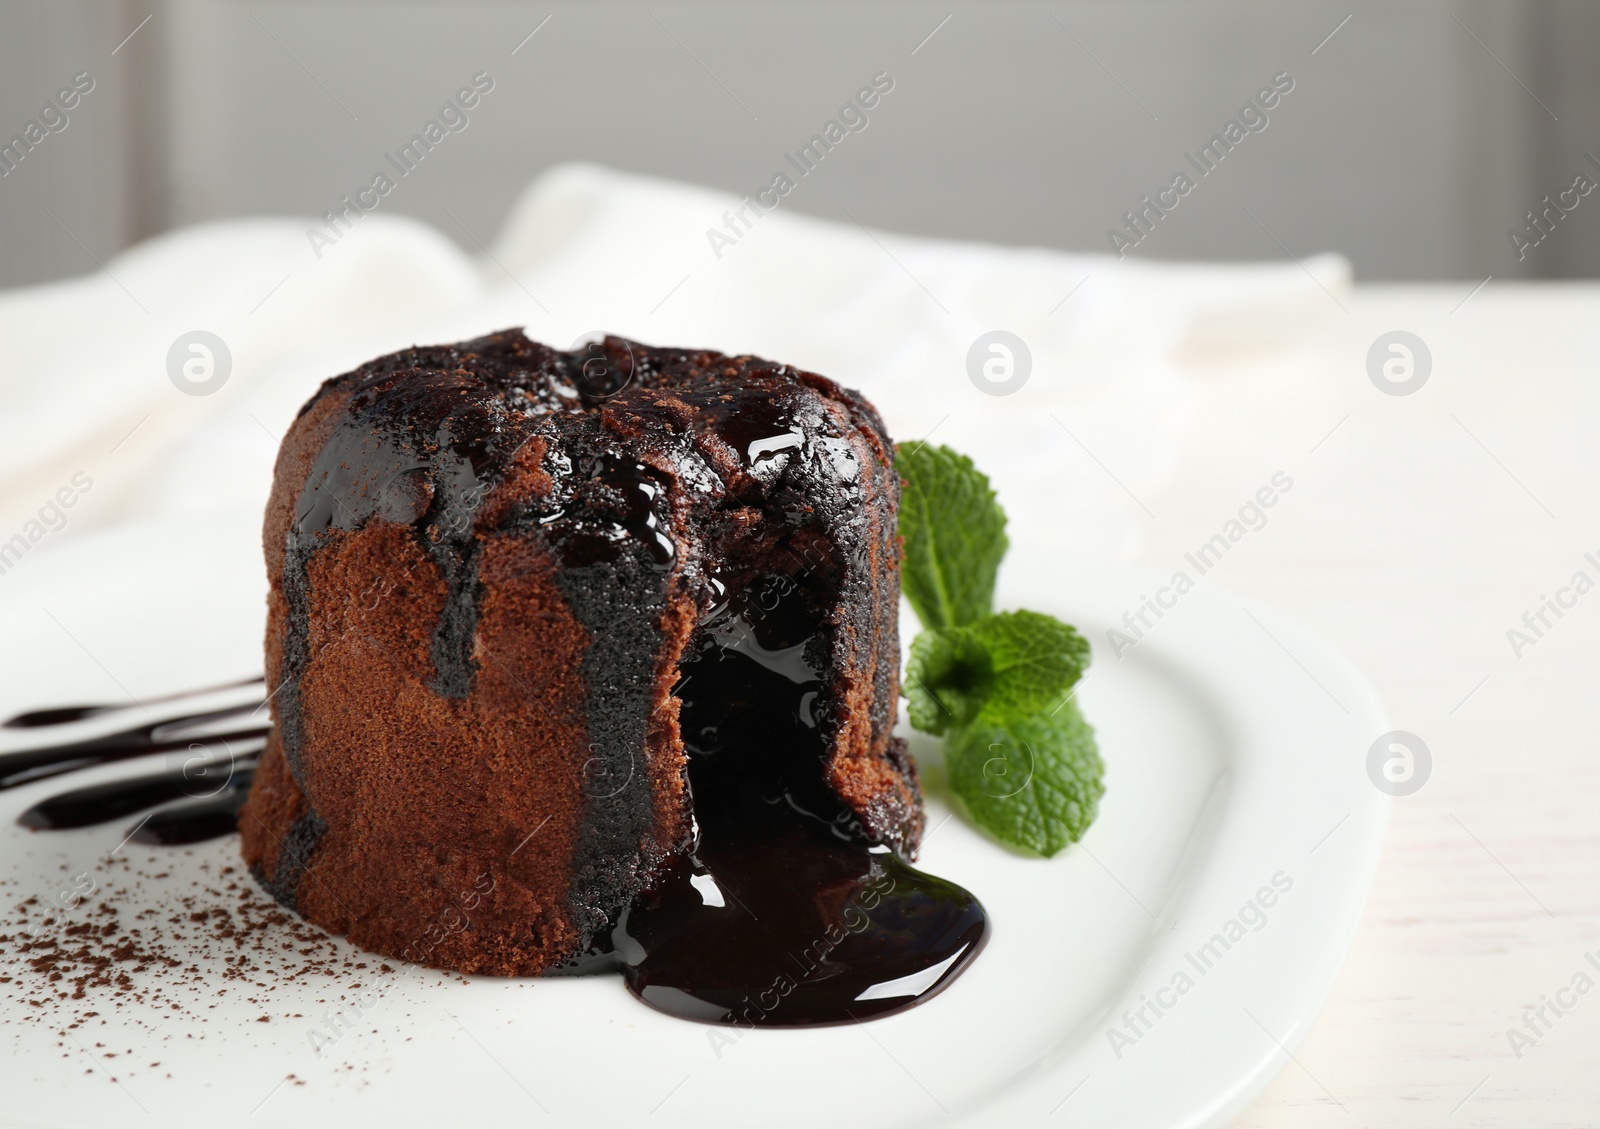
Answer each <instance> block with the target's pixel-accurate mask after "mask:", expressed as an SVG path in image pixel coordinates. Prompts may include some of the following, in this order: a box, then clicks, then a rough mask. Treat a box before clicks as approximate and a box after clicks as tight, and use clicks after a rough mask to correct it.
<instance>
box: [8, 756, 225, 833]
mask: <svg viewBox="0 0 1600 1129" xmlns="http://www.w3.org/2000/svg"><path fill="white" fill-rule="evenodd" d="M254 778H255V760H254V758H251V759H249V760H244V759H241V760H238V761H232V762H225V761H217V762H212V763H209V764H207V765H205V766H204V769H203V770H202V771H200V772H190V773H187V774H185V773H184V772H183V771H182V769H181V768H175V770H174V771H170V772H163V773H157V774H151V775H147V776H134V777H130V778H129V779H127V780H113V781H110V782H109V783H106V784H91V785H89V786H88V787H86V788H74V789H73V790H72V791H70V792H59V793H57V794H56V795H53V796H50V797H49V798H47V799H44V800H40V801H39V802H38V803H36V804H34V805H33V806H32V807H31V808H29V809H28V810H27V811H25V812H23V813H22V814H21V815H19V816H18V817H17V822H18V823H20V824H21V825H22V826H23V827H31V828H32V829H33V830H35V831H65V830H68V829H70V828H74V827H93V826H94V825H95V824H97V823H109V822H110V821H111V820H113V819H120V818H122V817H123V816H125V815H132V814H133V813H134V812H140V811H144V810H145V809H146V808H153V807H159V806H160V805H162V804H167V803H171V802H172V801H174V800H183V799H191V800H195V801H200V800H209V799H212V798H214V797H216V796H218V795H220V794H222V793H224V792H229V791H233V792H238V793H239V795H240V796H241V797H242V796H243V795H244V793H245V792H246V791H248V790H249V788H250V781H251V780H252V779H254ZM232 830H233V827H232V826H231V825H230V826H229V827H228V828H227V829H226V830H224V831H223V832H222V834H224V835H226V834H227V833H228V831H232ZM140 841H141V842H146V841H148V840H140Z"/></svg>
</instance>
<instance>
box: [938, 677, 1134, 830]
mask: <svg viewBox="0 0 1600 1129" xmlns="http://www.w3.org/2000/svg"><path fill="white" fill-rule="evenodd" d="M945 765H946V771H947V772H948V774H949V778H950V787H951V790H952V791H954V792H955V794H956V795H957V796H959V797H960V798H961V800H962V802H963V803H964V804H965V805H966V808H967V811H968V812H969V813H970V815H971V816H972V818H973V820H974V821H975V822H977V823H978V825H979V826H981V827H983V828H984V829H985V830H987V831H988V832H989V833H990V834H992V835H993V836H994V837H995V838H997V839H999V840H1001V841H1002V842H1005V843H1009V844H1011V845H1012V846H1015V847H1022V848H1024V849H1026V850H1030V851H1034V852H1036V853H1038V854H1041V855H1044V856H1045V857H1046V858H1048V857H1049V856H1051V855H1054V854H1055V853H1056V852H1058V851H1060V850H1061V849H1062V848H1064V847H1066V846H1067V845H1068V844H1069V843H1075V842H1077V841H1078V840H1079V839H1081V838H1082V837H1083V834H1084V832H1086V831H1087V830H1089V824H1091V823H1093V822H1094V817H1095V814H1096V812H1097V810H1098V808H1099V804H1100V797H1101V796H1102V795H1104V794H1105V785H1104V783H1102V781H1101V776H1102V774H1103V773H1104V771H1105V765H1104V763H1103V762H1102V761H1101V759H1100V753H1099V751H1098V750H1097V749H1096V748H1095V742H1094V730H1093V729H1091V728H1090V727H1089V723H1088V722H1086V721H1084V720H1083V715H1082V714H1080V713H1079V712H1078V706H1077V702H1076V701H1070V700H1069V701H1068V702H1067V703H1066V704H1065V705H1063V706H1062V707H1061V708H1060V709H1058V710H1056V712H1054V713H1048V712H1039V713H1035V714H1030V715H1028V716H1026V717H1021V718H1004V719H1002V718H998V717H995V716H992V715H991V714H990V713H989V712H988V711H985V712H984V713H983V714H981V715H980V716H979V717H978V719H977V720H976V721H975V722H974V723H973V724H972V725H968V726H963V727H961V728H958V729H953V730H952V731H951V732H950V735H949V736H947V737H946V738H945Z"/></svg>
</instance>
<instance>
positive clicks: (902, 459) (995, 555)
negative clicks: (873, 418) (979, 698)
mask: <svg viewBox="0 0 1600 1129" xmlns="http://www.w3.org/2000/svg"><path fill="white" fill-rule="evenodd" d="M894 466H895V470H896V471H898V472H899V474H900V477H901V478H903V479H904V480H905V484H906V485H905V490H904V491H903V492H902V493H901V496H900V536H901V537H903V538H904V539H905V553H906V555H905V564H904V566H903V567H902V569H901V573H900V581H901V587H902V588H903V589H904V591H905V594H906V599H907V600H909V601H911V607H912V610H914V611H915V612H916V613H917V618H918V619H919V620H921V621H922V626H923V627H931V628H938V627H958V626H961V625H962V624H968V623H974V622H976V621H977V620H979V619H982V618H983V617H984V616H986V615H988V614H989V611H990V609H991V608H992V607H993V604H994V577H995V572H996V571H997V570H998V569H999V568H1000V558H1001V557H1003V556H1005V554H1006V515H1005V512H1004V511H1003V510H1001V508H1000V504H999V503H998V502H996V501H995V496H994V490H993V489H992V488H991V487H990V486H989V479H988V478H987V477H985V476H984V474H983V473H982V472H981V471H979V470H978V468H977V467H975V466H973V465H972V460H971V459H969V458H967V457H966V456H965V455H962V454H957V453H956V452H955V451H952V450H951V449H950V448H948V447H934V446H931V445H930V444H928V443H917V444H912V445H910V446H905V445H899V446H896V448H895V460H894Z"/></svg>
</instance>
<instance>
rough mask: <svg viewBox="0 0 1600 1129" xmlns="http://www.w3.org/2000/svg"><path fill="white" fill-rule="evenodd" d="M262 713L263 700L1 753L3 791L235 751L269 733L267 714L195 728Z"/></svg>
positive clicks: (0, 764)
mask: <svg viewBox="0 0 1600 1129" xmlns="http://www.w3.org/2000/svg"><path fill="white" fill-rule="evenodd" d="M260 709H261V704H260V703H259V702H253V703H247V704H245V705H242V706H232V707H230V708H228V709H221V710H208V711H206V712H205V713H197V714H190V715H187V716H184V717H168V718H163V719H161V720H160V721H155V722H150V723H147V724H145V725H136V726H132V727H131V728H128V729H121V730H118V731H117V732H115V733H108V734H106V735H105V736H103V737H91V738H89V739H87V740H83V741H67V742H63V743H62V744H59V745H45V746H42V747H40V748H36V749H23V750H20V751H18V752H14V753H0V791H5V790H6V789H8V788H16V787H19V786H20V785H23V784H30V783H32V782H33V781H35V780H42V779H44V778H45V777H47V776H57V775H60V774H61V773H64V772H74V771H76V770H78V769H80V768H88V767H90V766H91V765H97V764H109V763H111V762H112V761H120V760H127V759H129V758H130V757H142V756H148V755H150V754H151V753H171V752H176V751H177V750H179V749H191V748H195V747H197V746H198V747H200V748H201V749H205V750H215V749H221V750H223V751H227V750H228V749H230V748H231V746H230V745H229V742H243V741H253V740H256V739H259V738H263V737H265V736H266V735H267V734H268V733H269V732H270V731H271V726H270V725H268V724H265V722H266V718H265V717H264V716H263V717H261V718H260V720H259V721H258V722H255V723H254V724H246V725H244V726H242V727H239V728H233V729H228V730H226V731H224V732H222V733H205V734H203V735H197V734H195V733H194V730H197V729H203V728H208V727H210V726H211V725H212V724H213V723H215V722H218V721H223V720H226V719H227V718H230V717H242V716H243V717H254V715H256V714H257V713H258V711H259V710H260ZM39 712H43V711H39ZM22 716H24V717H26V716H28V715H27V714H24V715H22ZM39 724H44V723H39ZM202 756H203V757H208V758H209V759H212V760H214V759H217V758H216V754H214V753H213V754H202Z"/></svg>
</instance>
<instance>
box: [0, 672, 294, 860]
mask: <svg viewBox="0 0 1600 1129" xmlns="http://www.w3.org/2000/svg"><path fill="white" fill-rule="evenodd" d="M260 682H261V680H260V679H259V678H255V679H245V680H243V681H240V682H234V683H229V684H227V685H225V686H218V687H211V688H207V689H204V690H194V691H188V692H185V693H182V694H173V695H169V696H165V697H161V698H151V699H147V701H146V702H145V703H143V704H145V705H153V704H156V703H167V702H173V701H179V700H182V699H184V698H191V697H198V696H200V695H205V694H212V693H215V692H217V691H219V690H232V689H238V688H242V687H245V686H252V685H259V684H260ZM261 707H262V703H260V702H252V703H246V704H244V705H239V706H233V707H230V708H227V709H216V710H206V711H203V712H199V713H190V714H184V715H179V716H171V717H166V718H163V719H161V720H160V721H155V722H149V723H146V724H144V725H139V726H133V727H130V728H127V729H122V730H119V731H117V732H115V733H110V734H106V735H104V736H100V737H91V738H85V739H80V740H76V741H63V742H60V743H57V744H53V745H44V746H41V747H38V748H33V749H24V750H20V751H17V752H10V753H0V790H5V789H9V788H15V787H20V786H21V785H23V784H29V783H32V782H34V781H37V780H41V779H46V778H49V777H54V776H58V775H63V774H66V773H70V772H76V771H79V770H82V769H86V768H93V767H95V766H98V765H103V764H110V763H114V762H116V761H121V760H127V759H131V758H136V757H148V756H152V755H154V754H158V753H164V754H166V755H167V764H166V768H165V770H164V771H162V772H159V773H145V774H142V775H139V776H133V777H129V778H127V779H123V780H113V781H109V782H107V783H104V784H91V785H88V786H86V787H81V788H73V789H69V790H68V791H65V792H57V793H54V794H52V795H50V796H48V797H46V798H45V799H43V800H40V801H39V802H38V803H36V804H34V805H33V806H32V807H29V808H28V809H27V810H26V811H24V812H23V813H22V814H21V815H20V816H18V817H17V822H18V823H19V824H21V825H22V826H23V827H28V828H32V829H33V830H36V831H63V830H68V829H71V828H78V827H90V826H93V825H96V824H101V823H108V822H110V821H112V820H115V819H121V818H124V817H126V816H129V815H133V814H135V813H137V812H140V811H144V810H146V809H148V808H159V809H160V810H158V811H156V812H154V813H152V814H151V815H150V816H148V817H146V818H145V819H143V820H141V821H140V822H139V823H138V824H136V825H135V827H134V828H133V829H132V830H131V831H130V832H129V837H130V838H131V840H132V841H134V842H140V843H165V844H175V843H193V842H199V841H201V840H204V839H212V838H219V837H221V836H223V835H227V834H229V833H230V832H232V831H233V830H234V825H235V817H236V816H237V814H238V811H239V807H240V805H241V804H243V802H244V797H245V795H246V794H247V793H248V791H249V788H250V782H251V780H253V779H254V776H255V765H256V754H257V753H258V751H259V750H260V748H261V746H262V744H263V743H264V739H265V737H266V735H267V734H268V733H269V732H270V731H271V729H270V727H269V726H267V725H264V724H259V723H253V722H254V720H255V719H257V718H262V719H263V720H264V716H263V715H262V714H261ZM127 709H128V707H126V706H108V705H106V706H67V707H56V708H53V709H47V710H33V711H30V712H28V713H24V714H18V715H17V716H16V717H13V718H11V719H9V720H8V721H6V722H5V723H3V724H0V728H9V729H43V728H49V727H53V726H60V725H72V724H75V723H77V722H79V721H82V720H87V719H91V718H94V717H98V716H100V715H102V714H111V713H117V712H124V711H126V710H127ZM239 717H243V718H244V719H245V722H244V723H243V724H233V725H221V729H222V731H221V732H213V730H216V729H217V728H218V727H219V723H224V722H228V721H230V720H231V719H234V718H239ZM163 805H165V806H163Z"/></svg>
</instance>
